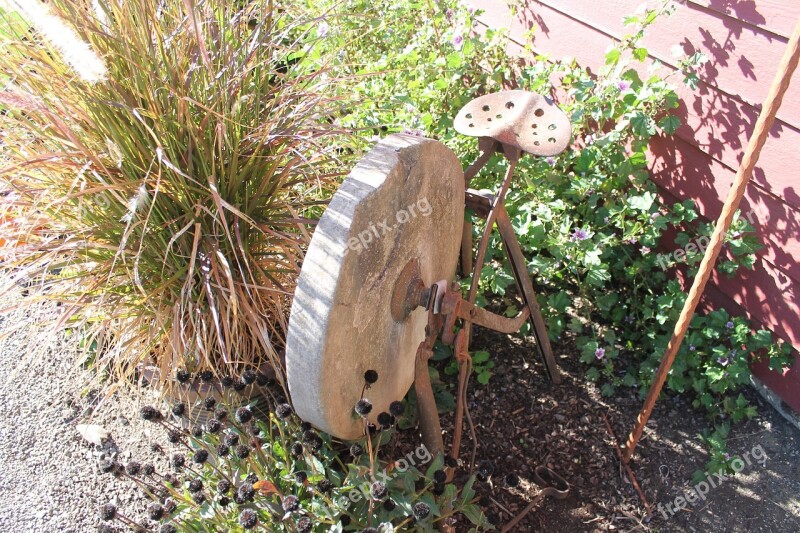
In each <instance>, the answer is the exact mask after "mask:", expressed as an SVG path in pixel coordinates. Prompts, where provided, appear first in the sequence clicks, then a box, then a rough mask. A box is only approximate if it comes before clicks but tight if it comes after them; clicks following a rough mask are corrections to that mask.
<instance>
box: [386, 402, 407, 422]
mask: <svg viewBox="0 0 800 533" xmlns="http://www.w3.org/2000/svg"><path fill="white" fill-rule="evenodd" d="M405 411H406V406H405V405H403V402H398V401H394V402H392V403H390V404H389V412H390V413H392V416H395V417H397V418H400V417H401V416H403V413H405Z"/></svg>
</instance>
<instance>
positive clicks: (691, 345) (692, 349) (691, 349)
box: [689, 344, 697, 352]
mask: <svg viewBox="0 0 800 533" xmlns="http://www.w3.org/2000/svg"><path fill="white" fill-rule="evenodd" d="M696 349H697V348H695V347H694V344H690V345H689V351H690V352H693V351H695V350H696Z"/></svg>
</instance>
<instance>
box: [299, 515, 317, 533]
mask: <svg viewBox="0 0 800 533" xmlns="http://www.w3.org/2000/svg"><path fill="white" fill-rule="evenodd" d="M312 527H314V524H312V523H311V519H310V518H309V517H307V516H304V517H303V518H301V519H300V520H298V521H297V531H298V532H299V533H308V532H309V531H311V528H312Z"/></svg>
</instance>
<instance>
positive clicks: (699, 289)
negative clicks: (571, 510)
mask: <svg viewBox="0 0 800 533" xmlns="http://www.w3.org/2000/svg"><path fill="white" fill-rule="evenodd" d="M798 43H800V19H798V21H797V25H796V26H795V29H794V33H793V34H792V37H791V38H790V39H789V42H788V44H787V47H786V51H785V52H784V55H783V59H782V60H781V64H780V66H779V67H778V72H777V74H776V75H775V79H774V81H773V82H772V87H770V90H769V94H768V95H767V99H766V100H765V102H764V107H763V108H762V109H761V113H760V114H759V116H758V121H756V126H755V129H754V130H753V135H752V136H751V137H750V141H749V143H748V144H747V149H746V150H745V153H744V158H742V163H741V165H740V166H739V170H738V172H737V173H736V177H735V178H734V180H733V186H732V187H731V190H730V192H729V193H728V197H727V198H726V199H725V205H723V206H722V212H721V213H720V215H719V218H718V219H717V224H716V226H715V227H714V234H713V235H712V236H711V242H710V243H709V247H708V249H707V250H706V253H705V255H704V256H703V261H702V262H701V263H700V269H699V270H698V272H697V276H695V278H694V282H693V283H692V288H691V290H690V291H689V296H688V297H687V298H686V303H685V304H684V306H683V310H682V311H681V314H680V317H678V322H677V323H676V324H675V330H674V332H673V333H672V338H671V339H670V341H669V344H668V345H667V350H666V352H665V353H664V357H663V358H662V359H661V365H660V366H659V367H658V371H657V372H656V376H655V379H654V380H653V384H652V385H651V386H650V391H649V392H648V393H647V399H646V400H645V402H644V406H643V407H642V410H641V411H640V412H639V416H638V417H637V419H636V424H635V425H634V427H633V431H631V434H630V435H629V436H628V441H627V443H626V445H625V452H624V462H625V463H626V464H627V463H629V462H630V460H631V457H632V456H633V451H634V449H636V444H637V443H638V442H639V439H640V438H641V436H642V431H644V426H645V424H647V420H648V419H649V418H650V414H651V413H652V411H653V407H654V406H655V404H656V400H657V399H658V395H659V394H660V393H661V389H662V387H663V386H664V382H665V381H666V379H667V374H668V373H669V369H670V367H671V366H672V363H673V361H674V360H675V355H676V354H677V353H678V349H679V348H680V346H681V342H683V337H684V335H686V330H687V329H688V328H689V322H691V320H692V317H693V316H694V312H695V309H696V308H697V304H698V303H699V302H700V297H701V296H702V295H703V290H704V289H705V287H706V283H708V278H709V277H710V276H711V272H712V271H713V269H714V264H715V263H716V261H717V257H718V256H719V252H720V250H721V249H722V245H723V243H724V241H725V235H726V233H727V232H728V229H729V228H730V226H731V222H732V221H733V216H734V214H735V213H736V210H737V209H738V208H739V203H740V202H741V200H742V197H743V196H744V192H745V189H746V187H747V184H748V182H749V181H750V177H751V176H752V174H753V167H755V166H756V162H758V156H759V155H760V154H761V149H762V148H763V147H764V143H765V142H766V140H767V135H769V130H770V128H772V124H773V123H774V122H775V115H776V114H777V112H778V109H779V108H780V106H781V101H782V100H783V95H784V94H785V93H786V89H788V88H789V82H790V81H791V79H792V74H793V73H794V71H795V69H796V68H797V63H798V61H799V60H800V44H798Z"/></svg>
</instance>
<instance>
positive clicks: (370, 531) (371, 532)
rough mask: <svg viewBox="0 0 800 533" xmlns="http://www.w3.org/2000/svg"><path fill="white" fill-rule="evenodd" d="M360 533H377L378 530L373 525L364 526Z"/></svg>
mask: <svg viewBox="0 0 800 533" xmlns="http://www.w3.org/2000/svg"><path fill="white" fill-rule="evenodd" d="M361 533H378V530H377V529H375V528H374V527H365V528H364V529H362V530H361Z"/></svg>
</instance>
